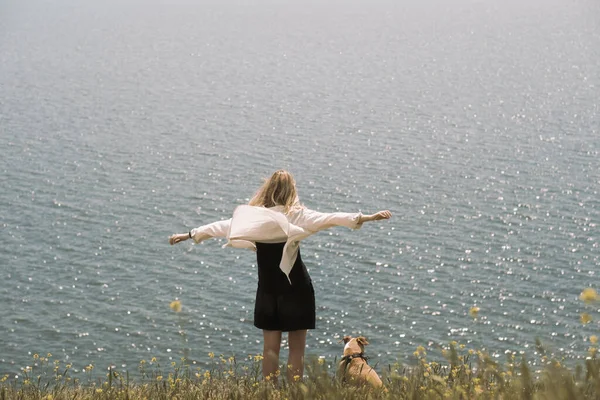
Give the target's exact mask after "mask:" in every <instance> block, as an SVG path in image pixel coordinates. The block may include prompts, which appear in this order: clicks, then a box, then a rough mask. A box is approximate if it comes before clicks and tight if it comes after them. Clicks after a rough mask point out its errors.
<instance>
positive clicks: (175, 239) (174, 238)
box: [169, 233, 190, 245]
mask: <svg viewBox="0 0 600 400" xmlns="http://www.w3.org/2000/svg"><path fill="white" fill-rule="evenodd" d="M189 237H190V236H189V233H176V234H174V235H171V236H169V244H171V245H173V244H176V243H179V242H183V241H184V240H188V239H189Z"/></svg>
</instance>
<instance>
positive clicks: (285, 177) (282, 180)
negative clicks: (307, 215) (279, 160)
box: [248, 169, 302, 213]
mask: <svg viewBox="0 0 600 400" xmlns="http://www.w3.org/2000/svg"><path fill="white" fill-rule="evenodd" d="M248 204H249V205H251V206H257V207H274V206H283V207H284V210H285V213H288V212H289V211H290V210H291V209H292V208H294V207H301V206H302V205H301V204H300V200H299V199H298V193H297V191H296V181H295V180H294V177H293V176H292V174H290V173H289V172H287V171H286V170H283V169H280V170H278V171H275V173H273V175H271V177H270V178H269V179H265V182H264V183H263V184H262V186H261V187H260V188H259V189H258V190H257V191H256V193H255V194H254V196H253V197H252V199H250V202H249V203H248Z"/></svg>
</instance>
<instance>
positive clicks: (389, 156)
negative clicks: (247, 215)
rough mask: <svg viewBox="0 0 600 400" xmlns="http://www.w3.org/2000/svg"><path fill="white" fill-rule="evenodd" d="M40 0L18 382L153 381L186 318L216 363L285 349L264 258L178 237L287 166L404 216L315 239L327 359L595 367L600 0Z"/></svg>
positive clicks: (13, 342)
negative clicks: (175, 236) (346, 344)
mask: <svg viewBox="0 0 600 400" xmlns="http://www.w3.org/2000/svg"><path fill="white" fill-rule="evenodd" d="M167 3H169V4H167ZM450 3H451V4H450ZM33 4H34V5H35V6H32V3H31V2H29V3H27V4H26V3H24V2H18V1H16V0H9V1H8V2H6V1H5V2H3V3H2V4H1V5H0V152H1V155H2V157H1V158H0V173H1V174H0V182H1V183H2V190H1V191H0V219H1V230H0V238H1V243H2V246H1V248H0V276H1V277H2V285H0V301H1V304H2V307H1V311H0V372H18V371H19V368H21V367H23V366H25V365H28V364H30V363H31V355H32V354H33V353H36V352H39V353H46V352H51V353H52V354H53V355H54V357H55V358H58V359H62V360H68V361H71V362H73V365H74V369H75V370H78V371H80V370H81V368H82V367H83V366H85V365H87V364H89V363H94V364H95V365H98V366H107V365H109V364H114V365H117V366H119V367H120V368H124V369H129V370H130V371H132V372H134V371H135V366H136V365H137V363H138V362H139V361H140V360H142V359H149V358H151V357H153V356H156V357H157V358H159V360H166V359H171V358H172V359H174V360H178V359H179V357H181V355H182V351H183V350H182V349H183V347H184V344H183V343H182V340H181V336H180V334H179V330H180V329H181V328H180V325H182V326H183V329H184V330H185V332H186V333H187V338H188V343H187V345H186V346H188V347H189V348H190V357H191V358H192V359H194V360H197V361H198V362H199V363H205V362H207V361H208V357H207V353H208V352H209V351H212V352H215V353H217V354H226V355H230V354H236V355H238V356H245V355H247V354H256V353H259V352H261V351H262V344H261V339H262V335H261V333H260V331H259V330H257V329H256V328H254V327H253V326H252V312H253V300H254V293H255V290H256V278H257V277H256V275H257V274H256V265H255V258H254V254H253V253H251V252H245V251H242V250H233V249H221V248H220V246H221V245H222V242H219V241H217V240H214V241H209V242H205V243H203V244H201V245H192V244H189V242H186V243H184V244H181V245H178V246H173V247H171V246H169V245H168V243H167V237H168V236H169V235H170V234H171V233H173V232H180V231H187V230H188V229H190V228H191V227H195V226H199V225H201V224H204V223H207V222H212V221H214V220H217V219H221V218H228V217H229V215H230V214H231V211H232V210H233V209H234V207H235V206H236V205H237V204H240V203H244V202H247V200H248V198H249V197H250V196H251V195H252V193H253V192H254V190H255V189H256V188H257V187H258V185H259V184H260V183H261V178H262V177H265V176H267V175H269V174H270V173H271V172H272V171H273V170H274V169H277V168H287V169H289V170H290V171H292V172H293V173H294V174H295V176H296V179H297V181H298V189H299V191H300V196H301V200H302V201H303V202H304V203H305V204H306V205H307V206H309V207H311V208H315V209H319V210H321V211H335V210H342V211H358V210H362V211H363V212H373V211H377V210H379V209H386V208H387V209H390V210H392V211H393V213H394V217H393V219H392V220H390V221H388V222H383V223H379V224H375V223H373V224H369V225H365V226H364V227H363V229H362V230H360V231H356V232H352V231H350V230H345V229H343V228H336V229H332V230H330V231H328V232H322V233H320V234H319V235H316V236H313V237H311V238H309V239H307V240H306V241H305V242H304V243H303V245H302V251H303V256H304V258H305V262H306V264H307V266H308V267H309V270H310V273H311V275H312V277H313V281H314V285H315V289H316V295H317V303H318V311H317V313H318V314H317V315H318V323H317V329H316V330H314V331H311V332H310V333H309V338H308V348H307V353H308V354H309V355H311V356H326V357H328V358H333V357H334V356H336V355H337V356H339V355H340V354H341V350H342V349H341V346H340V345H339V344H338V343H337V341H338V340H339V338H340V337H341V336H343V335H344V334H353V335H358V334H362V335H365V336H367V337H368V338H369V340H370V342H371V345H370V346H369V348H368V349H367V351H368V353H369V355H370V356H372V357H373V360H375V362H376V363H378V364H379V365H386V364H387V363H391V362H394V361H396V360H399V361H401V362H406V363H410V362H412V358H411V357H412V352H413V351H414V349H415V347H416V346H418V345H425V346H426V347H427V348H428V349H429V350H431V351H432V352H434V353H435V349H437V348H438V347H439V346H444V345H447V343H448V342H449V341H451V340H457V341H459V342H461V343H465V344H467V346H468V347H476V348H483V349H486V350H488V351H489V352H491V353H492V354H493V355H494V356H496V357H501V358H503V357H504V355H503V354H504V353H505V352H519V351H527V352H528V354H532V353H533V352H534V349H533V348H532V347H533V346H532V345H533V344H534V342H535V338H540V339H541V340H542V341H543V342H544V343H546V344H547V345H548V347H549V348H550V350H551V351H552V352H554V353H555V354H558V355H560V356H566V357H569V358H575V359H576V358H581V357H585V355H586V349H587V347H588V345H589V343H588V342H587V337H588V336H589V335H591V334H593V333H596V334H597V333H598V329H599V325H598V322H597V320H598V319H600V310H598V309H597V307H596V308H595V309H594V308H591V307H587V308H586V307H584V305H583V304H582V303H581V302H580V301H579V299H578V296H579V293H580V292H581V290H582V289H583V288H584V287H589V286H591V287H595V288H596V289H598V282H599V280H598V274H599V272H598V271H599V266H600V256H599V249H598V247H599V242H600V239H599V238H598V235H599V229H598V224H599V223H600V200H599V198H600V197H599V195H600V193H599V191H600V173H599V170H600V161H599V160H600V158H599V154H598V153H599V145H600V132H599V125H600V110H599V104H600V103H599V100H598V99H599V96H598V93H600V89H599V86H600V28H599V27H600V6H599V4H598V2H597V1H595V0H576V1H566V0H550V1H541V0H529V1H513V0H510V1H502V2H501V1H475V0H458V1H454V2H445V1H441V0H426V1H425V2H417V1H412V0H411V1H408V0H403V1H393V2H392V1H378V2H375V3H372V2H366V1H360V0H355V1H354V2H352V3H350V4H347V3H346V2H339V1H335V2H328V5H323V4H321V2H317V1H312V2H308V3H307V2H299V1H290V2H283V1H275V0H272V1H269V0H256V1H241V0H240V1H234V0H228V1H226V2H210V1H203V2H191V1H180V2H176V3H175V4H171V2H163V1H154V2H143V3H142V2H138V3H136V2H134V1H133V0H129V1H126V2H116V1H113V2H109V3H104V2H102V3H100V2H92V1H88V2H76V1H71V0H48V1H37V2H33ZM176 298H177V299H180V300H181V302H182V304H183V312H182V313H181V314H175V313H173V312H172V311H171V310H170V309H169V303H170V302H171V301H172V300H174V299H176ZM474 306H476V307H479V308H480V312H479V317H478V318H477V319H473V318H471V317H470V316H469V309H470V308H471V307H474ZM584 310H587V311H588V312H590V313H591V314H592V315H593V316H594V317H595V321H594V322H592V323H591V324H588V325H587V326H582V325H581V324H580V322H579V315H580V313H581V312H582V311H584Z"/></svg>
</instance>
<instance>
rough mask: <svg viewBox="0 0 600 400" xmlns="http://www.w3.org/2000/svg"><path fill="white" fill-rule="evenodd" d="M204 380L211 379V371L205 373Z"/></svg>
mask: <svg viewBox="0 0 600 400" xmlns="http://www.w3.org/2000/svg"><path fill="white" fill-rule="evenodd" d="M204 378H206V379H209V378H210V371H206V372H204Z"/></svg>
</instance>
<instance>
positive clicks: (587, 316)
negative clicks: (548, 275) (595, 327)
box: [581, 313, 592, 325]
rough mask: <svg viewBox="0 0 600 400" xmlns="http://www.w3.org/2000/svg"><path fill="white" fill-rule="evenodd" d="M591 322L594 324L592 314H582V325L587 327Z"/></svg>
mask: <svg viewBox="0 0 600 400" xmlns="http://www.w3.org/2000/svg"><path fill="white" fill-rule="evenodd" d="M590 322H592V317H591V316H590V314H588V313H582V314H581V323H582V324H584V325H585V324H587V323H590Z"/></svg>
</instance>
